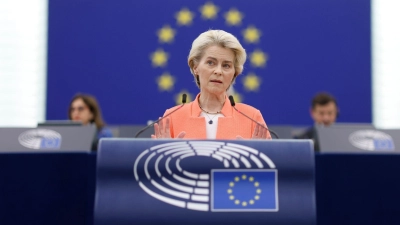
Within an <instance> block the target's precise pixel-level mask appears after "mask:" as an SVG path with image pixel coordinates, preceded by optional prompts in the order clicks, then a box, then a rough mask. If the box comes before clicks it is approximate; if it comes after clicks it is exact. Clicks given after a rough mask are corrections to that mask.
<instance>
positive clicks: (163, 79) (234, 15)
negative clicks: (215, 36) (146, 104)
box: [150, 1, 269, 104]
mask: <svg viewBox="0 0 400 225" xmlns="http://www.w3.org/2000/svg"><path fill="white" fill-rule="evenodd" d="M198 12H199V15H200V16H199V18H201V19H203V20H215V19H217V18H218V14H222V15H223V18H224V19H225V23H226V25H227V26H236V27H240V26H241V25H242V22H243V20H244V18H245V14H244V13H243V12H241V11H240V9H238V8H233V7H232V8H230V9H229V10H228V11H225V12H221V10H220V7H218V6H217V5H215V4H214V3H213V2H212V1H206V2H205V3H204V4H203V5H201V6H200V7H199V8H198ZM174 17H175V20H176V26H178V27H190V26H191V25H192V24H193V22H194V19H195V18H196V12H194V11H191V10H190V9H189V8H188V7H182V8H181V9H180V10H179V11H177V12H176V13H175V14H174ZM177 34H178V30H177V29H174V28H173V26H171V25H170V24H164V25H163V26H162V27H160V28H158V29H157V31H156V35H157V37H158V41H159V43H160V44H172V43H173V42H174V39H175V37H176V35H177ZM241 34H242V38H243V40H244V42H245V43H247V44H258V43H259V42H260V39H261V36H262V32H261V30H260V29H258V28H257V27H256V26H255V25H249V26H247V27H245V28H244V29H243V30H242V32H241ZM248 54H249V61H250V65H251V68H265V67H266V65H267V61H268V59H269V57H268V54H267V53H266V52H263V51H262V50H261V49H256V50H254V51H253V52H249V53H248ZM169 58H170V55H169V53H168V52H165V51H164V50H163V48H161V47H160V48H158V49H157V50H156V51H154V52H152V53H151V54H150V60H151V63H152V66H153V67H155V68H157V67H161V68H165V67H167V66H168V60H169ZM176 80H177V79H176V77H175V76H173V75H171V74H169V73H168V72H163V73H162V75H160V76H159V77H158V78H157V79H156V83H157V85H158V88H159V90H160V91H171V90H173V89H174V86H175V83H176ZM241 80H242V84H243V87H244V90H245V91H248V92H257V91H258V90H259V89H260V85H261V83H262V79H261V77H260V76H258V75H257V74H256V73H254V72H251V71H250V73H248V74H246V75H244V76H243V77H242V78H241ZM182 93H186V94H188V96H189V95H190V93H187V91H186V90H181V91H180V93H179V94H177V95H176V96H179V95H181V94H182ZM233 95H234V99H235V102H242V101H243V100H244V99H243V96H242V95H241V94H239V93H237V92H235V93H234V94H233ZM175 99H176V102H177V104H181V102H180V101H181V100H180V97H175Z"/></svg>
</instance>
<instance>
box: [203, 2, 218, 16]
mask: <svg viewBox="0 0 400 225" xmlns="http://www.w3.org/2000/svg"><path fill="white" fill-rule="evenodd" d="M218 10H219V9H218V7H217V6H216V5H214V4H213V3H212V2H207V3H206V4H204V5H203V6H201V7H200V12H201V17H202V18H204V19H215V18H217V13H218Z"/></svg>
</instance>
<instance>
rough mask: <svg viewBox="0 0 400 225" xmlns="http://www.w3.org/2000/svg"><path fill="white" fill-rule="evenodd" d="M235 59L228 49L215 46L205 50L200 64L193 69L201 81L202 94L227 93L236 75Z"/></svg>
mask: <svg viewBox="0 0 400 225" xmlns="http://www.w3.org/2000/svg"><path fill="white" fill-rule="evenodd" d="M234 58H235V55H234V53H233V51H232V50H231V49H228V48H222V47H220V46H216V45H213V46H210V47H208V48H206V49H205V50H204V55H203V57H202V58H201V59H200V62H199V63H198V65H196V66H194V67H193V71H194V72H195V74H197V75H198V76H199V79H200V90H201V92H204V91H205V92H209V93H211V94H221V93H225V91H226V90H227V89H228V87H229V86H230V85H231V84H232V82H233V76H234V75H235V66H234Z"/></svg>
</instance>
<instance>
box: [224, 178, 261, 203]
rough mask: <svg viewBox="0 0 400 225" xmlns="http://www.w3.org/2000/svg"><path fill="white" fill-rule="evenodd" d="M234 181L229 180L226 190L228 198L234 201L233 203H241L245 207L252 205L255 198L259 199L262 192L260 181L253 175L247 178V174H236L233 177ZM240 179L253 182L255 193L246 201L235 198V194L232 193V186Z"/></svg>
mask: <svg viewBox="0 0 400 225" xmlns="http://www.w3.org/2000/svg"><path fill="white" fill-rule="evenodd" d="M233 180H234V181H231V182H229V188H228V190H227V193H228V194H229V200H231V201H233V202H234V203H235V205H241V206H243V207H246V206H248V205H254V203H255V202H256V201H257V200H260V194H261V192H262V190H261V188H260V183H259V182H257V181H255V180H254V177H252V176H250V177H248V178H247V175H245V174H243V175H242V176H241V177H239V176H236V177H235V178H234V179H233ZM240 181H247V182H251V183H253V185H254V187H255V189H256V191H255V193H256V194H255V195H254V197H253V198H252V199H250V200H248V201H241V200H240V199H236V198H235V195H234V193H233V188H234V187H235V185H236V183H238V182H240Z"/></svg>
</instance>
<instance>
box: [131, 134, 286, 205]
mask: <svg viewBox="0 0 400 225" xmlns="http://www.w3.org/2000/svg"><path fill="white" fill-rule="evenodd" d="M207 160H209V161H207ZM210 160H211V161H215V162H216V164H208V163H204V162H211V161H210ZM185 161H186V162H185ZM188 162H197V163H200V164H198V166H197V167H201V168H200V169H203V170H201V171H203V172H196V171H194V170H193V166H192V164H191V163H188ZM209 165H213V166H212V167H213V168H209V167H210V166H209ZM204 168H205V169H204ZM197 169H199V168H197ZM204 171H207V172H204ZM133 173H134V177H135V180H136V181H137V182H138V185H139V186H140V187H141V189H142V190H143V191H144V192H145V193H147V194H148V195H149V196H151V197H153V198H155V199H157V200H159V201H161V202H164V203H166V204H169V205H173V206H175V207H180V208H185V209H189V210H196V211H211V212H237V211H246V212H260V211H262V212H277V211H278V210H279V207H278V202H279V199H278V170H277V169H276V167H275V164H274V163H273V161H272V160H271V159H270V158H269V157H268V156H267V155H266V154H264V153H263V152H260V151H258V150H257V149H254V148H251V147H248V146H245V145H240V144H234V143H229V142H220V141H179V142H170V143H165V144H160V145H156V146H153V147H151V148H149V149H146V150H144V151H143V152H142V153H141V154H140V155H139V156H138V157H137V158H136V160H135V163H134V166H133Z"/></svg>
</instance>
